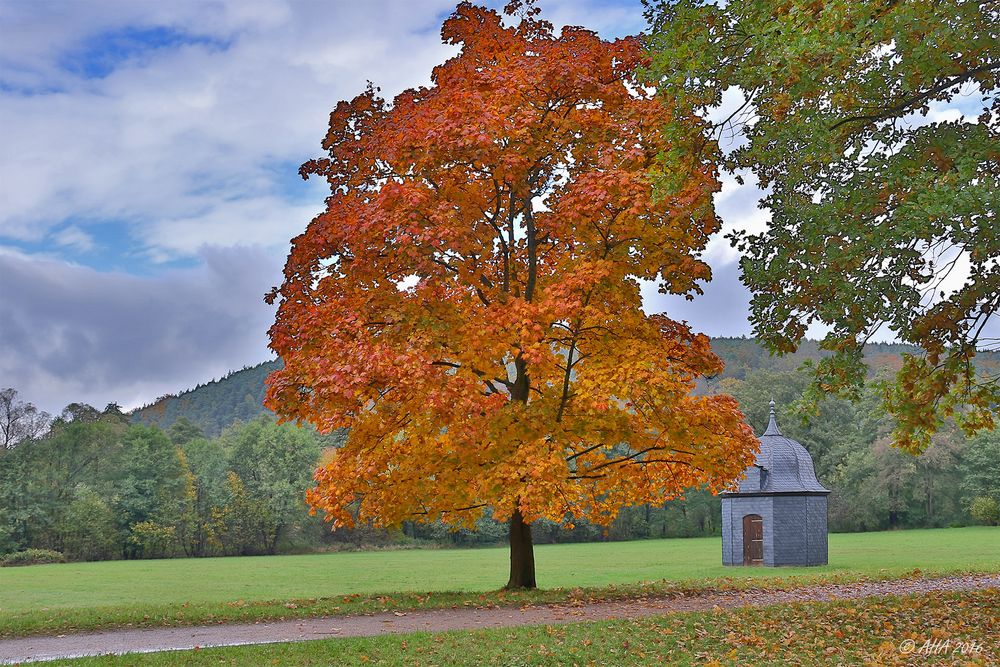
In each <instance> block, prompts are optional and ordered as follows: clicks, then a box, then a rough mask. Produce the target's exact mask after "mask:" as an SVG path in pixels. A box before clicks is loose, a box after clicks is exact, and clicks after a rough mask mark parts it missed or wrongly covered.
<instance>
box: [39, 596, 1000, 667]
mask: <svg viewBox="0 0 1000 667" xmlns="http://www.w3.org/2000/svg"><path fill="white" fill-rule="evenodd" d="M997 609H1000V591H998V590H996V589H992V590H987V591H973V592H963V593H943V594H942V593H931V594H922V595H914V596H906V597H886V598H868V599H863V600H851V601H839V602H825V603H808V604H806V603H797V604H788V605H775V606H770V607H761V608H743V609H737V610H731V611H722V610H716V611H712V612H691V613H676V614H669V615H666V616H661V617H655V618H647V619H641V620H635V621H604V622H591V623H578V624H573V625H563V626H531V627H522V628H505V629H497V630H476V631H456V632H446V633H417V634H408V635H388V636H381V637H373V638H352V639H333V640H318V641H308V642H295V643H285V644H267V645H260V646H240V647H226V648H212V649H202V650H193V651H171V652H165V653H153V654H143V655H125V656H103V657H99V658H86V659H80V660H70V661H62V662H59V663H57V664H61V665H72V666H73V667H125V666H126V665H142V666H149V667H155V666H157V665H185V666H186V665H191V666H196V665H365V664H372V665H502V666H505V667H515V666H519V665H816V664H822V665H826V664H847V665H853V664H858V665H862V664H863V665H908V664H928V665H933V664H948V665H954V664H970V665H993V664H997V663H998V661H1000V616H998V614H997V613H996V610H997Z"/></svg>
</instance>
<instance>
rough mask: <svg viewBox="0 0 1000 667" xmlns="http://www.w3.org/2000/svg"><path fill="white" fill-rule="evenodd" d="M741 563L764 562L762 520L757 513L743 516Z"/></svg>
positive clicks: (760, 563) (761, 563)
mask: <svg viewBox="0 0 1000 667" xmlns="http://www.w3.org/2000/svg"><path fill="white" fill-rule="evenodd" d="M743 564H744V565H763V564H764V520H763V519H762V518H761V516H760V515H759V514H747V515H746V516H745V517H743Z"/></svg>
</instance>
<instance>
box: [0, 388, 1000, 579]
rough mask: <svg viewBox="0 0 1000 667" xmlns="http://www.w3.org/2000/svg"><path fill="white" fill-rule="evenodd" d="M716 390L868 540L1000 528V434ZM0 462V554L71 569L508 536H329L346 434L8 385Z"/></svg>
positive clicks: (583, 536)
mask: <svg viewBox="0 0 1000 667" xmlns="http://www.w3.org/2000/svg"><path fill="white" fill-rule="evenodd" d="M740 375H741V376H742V378H741V379H738V378H735V377H732V376H729V377H724V378H722V379H720V380H718V381H716V382H714V383H711V384H710V385H709V386H707V387H706V388H705V391H723V392H726V393H729V394H731V395H733V396H735V397H736V398H737V399H738V400H739V402H740V405H741V407H742V409H743V411H744V413H745V414H746V415H747V418H748V420H749V421H750V423H751V425H752V426H753V427H754V430H755V432H757V433H760V432H761V431H762V430H763V427H764V424H765V423H766V419H767V402H768V401H769V400H770V399H771V398H772V397H773V398H774V399H775V400H776V401H777V402H778V405H779V421H780V424H781V428H782V431H783V433H785V435H787V436H789V437H792V438H794V439H796V440H799V441H800V442H802V443H803V445H805V446H806V448H807V449H808V450H809V451H810V453H811V454H812V457H813V461H814V464H815V467H816V473H817V475H818V477H819V479H820V480H821V481H822V482H823V484H824V485H826V486H827V488H829V489H831V491H832V494H831V496H830V516H829V519H830V528H831V530H834V531H840V532H852V531H870V530H884V529H892V528H915V527H945V526H956V525H966V524H969V523H977V522H978V523H990V524H996V523H998V520H1000V509H998V507H1000V506H998V502H1000V433H997V432H986V433H981V434H979V435H977V436H975V437H973V438H967V437H965V436H964V435H963V434H962V433H961V432H960V431H959V430H958V429H955V428H945V429H942V430H940V431H939V432H938V433H937V434H936V435H935V436H934V439H933V442H932V445H931V446H930V447H929V448H928V449H927V450H926V451H925V452H924V453H922V454H921V455H919V456H913V455H910V454H907V453H904V452H900V451H899V450H897V449H895V448H893V447H892V446H891V444H890V440H889V434H890V431H891V420H890V419H889V418H888V417H887V416H886V414H885V413H884V412H883V411H882V410H881V407H880V402H879V395H878V391H877V381H875V380H873V381H872V382H870V383H869V384H868V386H867V388H866V391H865V393H864V395H863V397H862V399H861V400H859V401H857V402H851V401H848V400H844V399H836V398H827V399H825V400H823V401H821V402H820V404H819V413H818V414H817V415H814V416H813V417H812V419H810V420H809V421H808V422H804V421H803V420H802V419H801V418H800V417H798V416H797V415H796V414H794V412H793V408H794V406H795V401H796V400H797V399H799V398H800V397H801V395H802V393H803V392H804V391H805V390H806V387H807V386H808V383H809V382H810V380H811V375H810V372H809V371H808V369H801V370H787V369H781V370H775V369H756V370H746V371H745V372H741V373H740ZM2 396H3V397H4V400H3V401H0V423H2V424H3V425H4V430H3V433H5V434H8V433H9V434H10V436H9V438H8V439H7V440H5V443H6V444H5V447H4V449H3V450H2V455H0V555H3V554H11V553H18V552H24V551H25V550H28V549H44V550H51V551H54V552H58V553H59V554H62V555H63V556H64V557H65V558H67V559H71V560H106V559H122V558H126V559H130V558H164V557H184V556H188V557H200V556H226V555H232V556H236V555H260V554H275V553H289V552H301V551H309V550H319V549H329V548H372V547H382V546H408V545H410V546H412V545H424V546H435V545H444V546H475V545H491V544H497V543H501V542H503V541H505V540H506V539H507V531H508V525H507V523H505V522H504V523H501V522H497V521H494V520H493V519H492V518H491V517H490V515H489V513H487V515H486V516H484V517H483V518H481V519H480V520H479V521H478V522H477V523H476V525H475V527H474V528H462V529H460V530H454V529H453V528H452V527H449V526H447V525H445V524H444V523H442V522H440V521H438V522H430V523H423V522H415V521H404V522H403V524H402V526H401V527H399V528H396V529H383V528H374V527H371V526H367V525H359V526H357V527H355V528H353V529H341V530H338V531H336V532H331V531H330V529H329V526H328V525H326V524H324V523H323V521H322V517H320V516H310V514H309V512H308V508H307V506H306V504H305V501H304V498H303V494H304V491H305V490H306V489H307V488H309V487H310V485H311V484H312V475H313V471H314V470H315V468H316V466H317V465H319V464H321V463H322V461H323V460H324V459H325V458H326V457H327V456H329V454H330V452H331V451H332V449H333V448H336V447H339V446H340V445H341V444H342V441H343V439H344V435H345V434H344V433H343V432H335V433H333V434H331V435H327V436H323V435H320V434H318V433H317V432H316V431H314V430H313V429H311V428H308V427H298V426H295V425H292V424H281V425H279V424H276V423H275V422H274V420H273V418H272V417H270V416H268V415H260V416H258V417H256V418H254V419H252V420H250V421H246V422H236V423H234V424H232V425H230V426H229V427H227V428H225V429H223V431H222V433H221V434H219V435H218V436H216V437H206V436H205V434H204V433H203V431H202V430H201V429H200V428H199V427H198V426H196V425H194V424H192V423H191V422H190V421H189V420H188V419H186V418H185V417H180V418H179V419H177V420H176V421H174V422H173V423H172V424H171V425H170V426H169V427H168V428H166V429H165V430H164V429H160V428H159V427H157V426H155V425H154V426H149V425H145V424H136V423H130V420H129V416H128V415H126V414H124V413H123V412H122V411H121V410H120V409H119V408H118V407H117V406H116V405H113V404H112V405H109V406H108V407H107V408H105V409H104V410H103V411H102V410H97V409H95V408H93V407H91V406H88V405H83V404H72V405H70V406H68V407H67V408H66V409H65V410H64V411H63V412H62V413H61V414H60V415H59V416H58V417H56V418H55V419H51V420H50V419H48V418H47V417H48V416H47V415H45V414H44V413H42V412H40V411H38V410H37V409H34V407H33V406H31V405H30V404H29V403H25V402H23V401H20V400H18V398H17V394H16V392H14V391H13V390H4V392H2ZM719 504H720V501H719V498H718V497H717V496H713V495H712V494H711V493H709V492H708V491H707V490H704V489H694V490H691V491H689V492H688V493H687V494H686V496H685V497H684V498H683V499H678V500H673V501H669V502H667V503H665V504H663V505H662V506H650V505H640V506H635V507H626V508H624V509H622V511H621V512H620V514H619V515H618V517H617V518H616V519H615V520H614V521H613V522H612V523H611V524H610V525H609V526H608V527H607V528H604V527H601V526H597V525H594V524H590V523H588V522H586V521H581V522H578V523H577V524H576V525H575V526H574V527H573V528H572V529H566V528H565V527H563V526H561V525H559V524H558V523H555V522H551V521H547V520H541V521H539V522H537V523H536V524H535V525H534V526H533V530H534V539H535V541H536V542H538V543H551V542H579V541H596V540H628V539H643V538H659V537H694V536H710V535H717V534H719V530H720V511H721V510H720V507H719Z"/></svg>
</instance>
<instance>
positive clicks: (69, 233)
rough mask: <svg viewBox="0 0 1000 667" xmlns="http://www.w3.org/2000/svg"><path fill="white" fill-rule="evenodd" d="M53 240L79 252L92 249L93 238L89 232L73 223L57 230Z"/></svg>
mask: <svg viewBox="0 0 1000 667" xmlns="http://www.w3.org/2000/svg"><path fill="white" fill-rule="evenodd" d="M53 240H54V241H55V242H56V245H59V246H61V247H63V248H70V249H73V250H78V251H80V252H90V251H91V250H93V249H94V239H93V238H92V237H91V236H90V234H88V233H87V232H85V231H83V230H82V229H80V228H79V227H77V226H75V225H71V226H69V227H67V228H66V229H63V230H61V231H59V232H57V233H56V234H55V235H54V237H53Z"/></svg>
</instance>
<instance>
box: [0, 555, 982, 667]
mask: <svg viewBox="0 0 1000 667" xmlns="http://www.w3.org/2000/svg"><path fill="white" fill-rule="evenodd" d="M981 588H1000V574H990V575H972V576H962V577H944V578H938V579H906V580H897V581H885V582H879V583H857V584H836V585H832V584H831V585H823V586H809V587H805V588H798V589H795V590H789V591H722V592H705V593H698V594H692V595H687V596H683V595H682V596H677V597H669V598H647V599H639V600H623V601H619V602H599V603H587V604H581V603H577V604H565V605H545V606H532V607H521V608H517V607H501V608H493V609H471V608H466V607H463V608H460V609H437V610H425V611H411V612H406V613H403V612H390V613H384V614H375V615H372V616H327V617H322V618H310V619H297V620H292V621H274V622H267V623H265V622H261V623H254V624H245V625H213V626H195V627H188V628H156V629H147V630H111V631H107V632H94V633H86V634H75V635H65V636H60V637H27V638H23V639H10V640H3V641H0V662H3V663H8V664H9V663H17V662H31V661H37V660H53V659H56V658H70V657H80V656H88V655H101V654H104V653H148V652H152V651H166V650H178V649H190V648H194V647H196V646H200V647H207V646H234V645H238V644H268V643H274V642H289V641H303V640H308V639H328V638H331V637H368V636H372V635H381V634H387V633H402V632H418V631H434V632H437V631H443V630H473V629H478V628H500V627H510V626H517V625H546V624H560V623H576V622H580V621H596V620H607V619H614V618H642V617H645V616H657V615H662V614H667V613H670V612H677V611H702V610H708V609H713V608H714V607H721V608H726V609H731V608H734V607H744V606H752V605H768V604H778V603H783V602H815V601H822V600H834V599H853V598H863V597H873V596H876V597H877V596H881V595H893V594H895V595H904V594H907V593H926V592H930V591H960V590H970V589H981Z"/></svg>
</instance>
